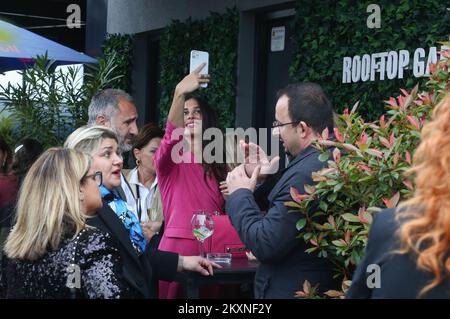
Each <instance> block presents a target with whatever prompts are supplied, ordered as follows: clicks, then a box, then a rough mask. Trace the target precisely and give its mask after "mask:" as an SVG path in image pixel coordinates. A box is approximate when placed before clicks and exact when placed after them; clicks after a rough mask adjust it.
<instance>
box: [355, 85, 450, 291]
mask: <svg viewBox="0 0 450 319" xmlns="http://www.w3.org/2000/svg"><path fill="white" fill-rule="evenodd" d="M449 123H450V93H449V94H447V96H446V97H445V98H444V99H443V100H442V101H441V102H440V103H439V104H438V105H437V106H436V108H435V109H434V111H433V115H432V121H430V122H429V123H428V124H426V125H425V126H424V128H423V130H422V140H421V143H420V145H419V147H418V149H417V151H416V153H415V155H414V161H413V166H412V167H411V169H410V172H409V173H410V174H413V176H414V183H415V187H416V188H415V192H414V195H413V196H412V198H411V199H409V200H408V201H406V202H405V203H403V204H402V205H401V206H400V207H399V208H398V209H397V210H394V209H388V210H386V211H383V212H381V213H380V214H378V216H377V217H376V218H375V219H374V222H373V224H372V226H371V230H370V234H369V240H368V245H367V249H366V254H365V257H364V259H363V260H362V261H361V263H360V265H359V266H358V268H357V270H356V272H355V275H354V277H353V284H352V286H351V287H350V291H349V292H348V294H347V297H348V298H408V299H409V298H450V278H449V275H450V201H449V196H450V124H449Z"/></svg>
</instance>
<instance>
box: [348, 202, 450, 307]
mask: <svg viewBox="0 0 450 319" xmlns="http://www.w3.org/2000/svg"><path fill="white" fill-rule="evenodd" d="M399 227H400V222H399V221H397V219H396V213H395V209H386V210H384V211H382V212H380V213H379V214H377V216H376V217H375V219H374V220H373V223H372V225H371V227H370V233H369V239H368V242H367V247H366V252H365V254H364V257H363V259H362V260H361V262H360V263H359V265H358V267H357V269H356V271H355V273H354V275H353V278H352V285H351V287H350V289H349V291H348V292H347V296H346V297H347V298H389V299H399V298H402V299H403V298H407V299H413V298H450V279H449V278H448V277H447V278H446V279H444V280H443V281H442V282H441V284H439V285H438V286H436V287H435V288H433V289H432V290H430V291H429V292H428V293H426V294H424V295H422V296H419V293H420V291H421V289H422V288H423V287H425V286H426V285H427V284H428V283H429V282H430V281H431V280H433V279H434V276H433V274H432V273H430V272H425V271H422V270H419V269H418V268H417V264H416V262H417V256H416V255H415V254H413V253H409V254H394V253H393V251H394V250H397V249H398V248H399V247H400V240H399V237H398V235H397V230H398V229H399ZM449 253H450V252H449ZM447 257H448V256H447ZM371 265H377V266H378V267H379V270H380V271H379V272H378V274H379V275H378V274H376V270H374V268H373V266H371ZM369 266H371V267H369ZM377 277H378V278H377ZM368 279H369V280H368ZM377 280H378V283H379V286H378V285H377V286H376V285H375V284H376V283H377ZM368 282H369V285H368Z"/></svg>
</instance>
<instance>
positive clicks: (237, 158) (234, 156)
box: [224, 133, 244, 172]
mask: <svg viewBox="0 0 450 319" xmlns="http://www.w3.org/2000/svg"><path fill="white" fill-rule="evenodd" d="M224 162H225V163H226V165H227V167H228V171H230V172H231V171H232V170H233V169H235V168H236V167H238V166H239V165H240V164H242V163H244V154H243V152H242V150H241V146H240V145H239V141H238V136H237V135H236V134H234V133H226V134H225V159H224Z"/></svg>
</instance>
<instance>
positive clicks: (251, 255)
mask: <svg viewBox="0 0 450 319" xmlns="http://www.w3.org/2000/svg"><path fill="white" fill-rule="evenodd" d="M245 255H246V256H247V259H248V260H250V261H258V258H256V257H255V255H253V253H252V252H251V251H249V252H245Z"/></svg>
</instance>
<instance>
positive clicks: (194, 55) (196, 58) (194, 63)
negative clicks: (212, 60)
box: [189, 50, 209, 88]
mask: <svg viewBox="0 0 450 319" xmlns="http://www.w3.org/2000/svg"><path fill="white" fill-rule="evenodd" d="M202 63H206V65H205V66H204V67H203V69H202V70H201V71H200V74H208V68H209V53H208V52H205V51H198V50H192V51H191V64H190V67H189V73H191V72H192V71H194V70H195V69H196V68H197V67H198V66H199V65H200V64H202ZM200 86H201V87H204V88H205V87H207V86H208V83H202V84H200Z"/></svg>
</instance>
